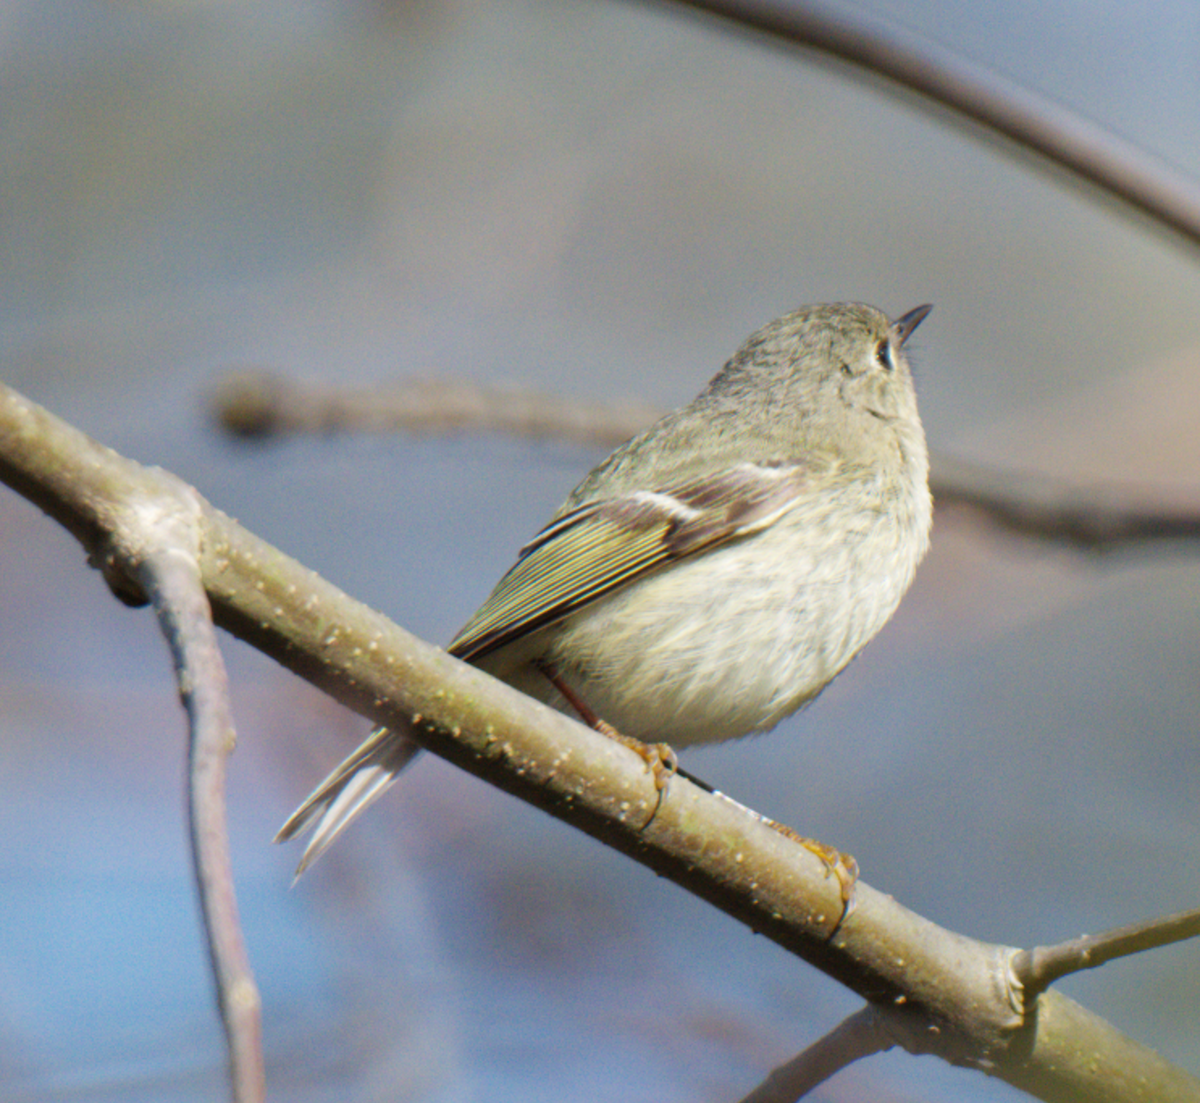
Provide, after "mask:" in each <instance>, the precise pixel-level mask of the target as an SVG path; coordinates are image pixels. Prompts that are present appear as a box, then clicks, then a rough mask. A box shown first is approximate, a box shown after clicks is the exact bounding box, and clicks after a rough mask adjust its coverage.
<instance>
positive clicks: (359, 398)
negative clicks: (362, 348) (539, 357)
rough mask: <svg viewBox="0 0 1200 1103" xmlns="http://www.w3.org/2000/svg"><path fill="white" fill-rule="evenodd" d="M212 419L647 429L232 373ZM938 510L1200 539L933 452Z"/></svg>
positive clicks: (436, 430) (264, 432) (1058, 528)
mask: <svg viewBox="0 0 1200 1103" xmlns="http://www.w3.org/2000/svg"><path fill="white" fill-rule="evenodd" d="M213 412H214V416H215V417H216V418H217V420H218V422H219V423H220V424H221V426H222V427H223V428H224V429H226V430H227V431H229V432H232V433H236V434H238V435H240V436H249V437H270V436H272V435H276V434H285V433H314V432H327V431H331V430H334V429H337V430H340V431H345V432H374V431H404V432H413V433H419V434H421V435H426V436H432V435H435V434H441V433H451V432H467V431H470V432H479V433H485V432H502V433H511V434H514V435H519V436H535V437H539V438H540V437H553V438H555V439H559V440H566V441H570V442H573V443H583V444H594V445H596V446H598V447H605V448H611V447H614V446H615V445H617V444H619V443H621V442H622V441H624V440H627V439H628V438H629V437H631V436H633V435H634V434H635V433H638V432H640V431H641V430H642V429H644V428H645V427H646V426H647V425H649V424H650V423H651V422H652V421H654V419H655V418H656V417H658V416H659V415H660V413H661V411H658V410H655V409H654V408H653V407H650V406H637V405H633V404H627V405H606V404H603V403H592V402H572V401H570V400H567V399H564V398H558V397H554V396H541V395H537V394H534V393H533V392H516V391H503V392H501V391H494V390H491V389H489V388H486V387H477V386H475V385H473V384H470V383H466V382H463V381H460V380H445V381H442V380H429V379H416V380H397V381H395V382H394V383H391V384H389V385H388V386H385V387H381V388H379V389H377V390H376V389H370V390H367V389H363V390H358V389H345V388H339V387H327V386H319V385H316V384H310V385H305V384H302V383H297V382H294V381H292V380H288V379H286V378H285V377H283V376H282V375H277V374H272V373H268V372H254V373H252V374H247V373H244V372H235V373H231V374H230V375H229V376H228V377H226V379H225V380H223V381H222V383H221V385H220V387H219V388H218V390H217V395H216V401H215V404H214V410H213ZM932 483H933V496H934V500H935V501H936V502H937V504H938V505H939V506H948V505H950V506H961V507H964V508H968V509H971V510H973V511H975V512H976V513H978V514H980V515H981V516H983V517H986V518H987V519H988V520H989V521H991V522H993V523H994V524H996V525H999V526H1000V527H1002V528H1004V529H1007V530H1008V531H1010V532H1013V533H1016V534H1017V535H1020V536H1025V537H1030V538H1033V539H1038V540H1049V541H1055V542H1058V543H1064V544H1070V545H1072V546H1074V547H1076V548H1080V549H1086V550H1088V551H1097V552H1108V551H1115V550H1118V549H1123V548H1130V547H1134V546H1137V545H1145V544H1156V543H1162V542H1174V543H1178V542H1180V541H1195V540H1197V538H1200V502H1192V501H1188V502H1181V503H1179V504H1177V505H1172V506H1162V505H1149V504H1146V503H1144V502H1140V501H1137V500H1136V499H1135V497H1134V496H1133V495H1132V494H1130V493H1129V492H1128V491H1124V490H1119V489H1117V488H1105V489H1099V488H1093V489H1090V490H1089V491H1088V492H1087V493H1086V494H1084V493H1082V492H1081V491H1079V490H1077V489H1075V488H1073V487H1071V486H1069V485H1067V484H1064V483H1063V482H1062V481H1061V480H1055V481H1052V480H1046V479H1038V478H1033V477H1028V476H1026V477H1022V478H1016V477H1014V476H1005V475H1002V474H1000V473H999V472H996V471H994V470H990V469H987V468H983V467H980V466H978V465H971V464H966V463H961V462H958V461H956V460H952V459H950V458H948V457H946V456H935V457H934V462H933V477H932Z"/></svg>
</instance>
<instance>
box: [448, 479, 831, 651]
mask: <svg viewBox="0 0 1200 1103" xmlns="http://www.w3.org/2000/svg"><path fill="white" fill-rule="evenodd" d="M812 479H813V466H812V465H811V464H802V463H797V462H788V463H778V464H752V463H744V464H739V465H737V466H735V467H729V468H725V469H723V470H721V471H716V472H712V473H709V474H706V475H701V476H697V477H694V478H691V479H688V480H687V481H682V482H679V483H677V484H674V485H671V486H666V487H663V488H661V489H656V490H637V491H630V492H627V493H625V494H620V495H617V496H614V497H612V498H605V499H602V500H600V501H594V502H588V503H586V504H585V505H582V506H580V507H579V508H577V509H574V510H572V511H571V512H570V513H567V514H565V515H564V516H562V517H559V518H558V519H557V520H555V521H552V522H551V523H550V524H549V525H547V526H546V528H544V529H543V530H542V531H541V532H540V533H538V535H537V536H536V537H534V539H533V540H531V541H530V542H529V543H528V544H526V545H525V547H524V548H522V549H521V552H520V556H519V558H518V559H517V562H516V563H515V564H514V565H513V567H512V569H511V570H510V571H509V572H508V574H506V575H505V576H504V577H503V578H502V579H501V580H500V582H499V583H497V585H496V588H495V589H494V590H493V591H492V593H491V596H490V597H489V598H488V599H487V601H485V602H484V603H483V605H482V607H481V608H480V609H479V611H478V612H477V613H476V614H475V616H474V618H472V620H471V622H470V623H469V624H467V626H466V627H465V628H463V630H462V631H461V632H459V634H458V635H457V636H456V637H455V639H454V640H453V642H452V643H451V644H450V647H449V651H450V654H452V655H456V656H458V657H459V658H460V659H468V660H469V659H477V658H480V657H481V656H483V655H486V654H487V653H488V652H491V651H495V650H496V649H497V648H500V647H503V646H504V645H505V644H507V643H510V642H511V641H512V640H514V639H517V638H518V637H520V636H523V635H525V634H526V633H529V632H532V631H534V630H536V629H538V628H541V627H544V626H545V625H547V624H551V623H553V622H554V621H556V620H561V619H562V618H563V617H565V616H568V615H569V614H571V613H573V612H575V611H576V610H578V609H581V608H582V607H583V606H585V605H587V604H589V603H590V602H593V601H596V600H597V599H598V598H601V597H603V596H604V595H605V594H609V593H611V592H613V591H614V590H617V589H619V588H620V587H622V586H625V585H628V584H629V583H630V582H632V581H633V580H634V579H636V578H639V577H641V576H642V575H645V574H646V573H647V572H649V571H653V570H655V569H656V568H658V567H660V566H662V565H663V564H665V563H667V562H669V561H673V560H679V559H682V558H685V557H687V556H691V555H696V554H698V553H700V552H703V551H707V550H709V549H711V548H714V547H718V546H719V545H721V544H725V543H728V542H729V541H730V540H736V539H738V538H739V537H742V536H746V535H748V534H750V533H753V532H758V531H760V530H761V529H764V528H766V527H768V526H769V525H771V524H773V523H774V522H775V521H776V520H777V519H778V518H779V517H781V516H782V515H783V514H784V513H786V512H787V511H788V510H790V509H791V508H792V507H793V506H794V505H795V504H796V503H797V501H799V500H800V499H801V498H802V497H803V496H804V495H805V493H806V490H808V489H810V488H811V485H812Z"/></svg>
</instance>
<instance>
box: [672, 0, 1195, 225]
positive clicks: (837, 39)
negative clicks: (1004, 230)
mask: <svg viewBox="0 0 1200 1103" xmlns="http://www.w3.org/2000/svg"><path fill="white" fill-rule="evenodd" d="M672 6H673V7H677V8H680V9H691V10H694V11H698V12H703V13H706V14H708V15H712V16H716V17H718V18H719V19H720V20H721V21H722V22H723V23H724V24H725V25H726V26H730V27H734V28H737V29H739V30H744V31H750V32H754V33H756V34H759V35H763V36H766V38H767V39H768V40H769V41H771V42H773V43H775V44H776V45H779V46H782V47H790V48H799V49H802V50H808V51H816V52H818V53H821V54H825V55H827V56H829V57H833V58H837V59H838V60H839V61H843V62H846V63H848V64H850V65H852V66H854V67H856V68H859V69H863V70H866V71H867V72H869V73H871V74H873V75H875V76H879V77H883V78H885V79H886V80H889V81H891V82H893V83H894V84H897V85H899V86H900V87H901V88H903V89H905V90H907V91H909V92H913V93H916V94H917V95H918V96H920V97H922V98H923V99H926V100H929V101H932V102H933V103H935V104H937V105H938V106H939V107H943V108H947V109H949V110H950V111H952V112H954V113H955V114H956V115H958V116H959V117H960V118H962V119H965V120H967V121H969V122H971V123H974V124H976V125H978V126H982V127H984V128H985V129H987V130H989V131H991V132H993V133H995V134H999V135H1000V136H1002V137H1004V138H1006V139H1008V140H1009V141H1011V142H1013V143H1014V144H1015V145H1016V146H1017V148H1019V149H1021V150H1024V151H1027V152H1032V153H1035V154H1037V155H1038V156H1040V157H1042V158H1044V159H1045V160H1046V161H1047V162H1049V163H1050V164H1052V165H1054V166H1055V167H1057V168H1061V169H1065V170H1067V171H1068V172H1069V173H1071V174H1073V175H1074V176H1076V177H1077V178H1079V179H1081V180H1083V181H1086V182H1087V183H1089V184H1092V185H1094V186H1095V187H1097V188H1099V189H1100V190H1101V191H1102V192H1104V193H1105V194H1107V195H1109V196H1112V197H1114V198H1116V199H1118V200H1120V201H1121V202H1123V203H1125V204H1127V205H1128V206H1130V207H1132V208H1133V209H1134V210H1137V211H1139V212H1141V213H1142V214H1144V215H1148V216H1149V217H1150V218H1151V219H1153V220H1154V221H1155V222H1158V223H1159V224H1160V225H1162V226H1165V227H1167V228H1169V229H1171V230H1174V231H1175V232H1176V233H1178V234H1180V235H1182V236H1183V237H1184V238H1186V239H1187V240H1188V241H1190V242H1191V243H1192V244H1193V245H1195V244H1200V188H1197V187H1196V185H1195V183H1193V182H1192V181H1190V180H1187V179H1185V178H1183V177H1182V176H1181V175H1180V174H1178V173H1176V172H1174V171H1172V170H1171V169H1169V168H1167V167H1166V166H1165V165H1164V164H1162V163H1161V162H1160V161H1156V160H1155V159H1154V158H1152V157H1151V156H1150V155H1149V154H1148V153H1146V151H1145V150H1142V149H1138V148H1137V147H1136V146H1134V145H1132V144H1131V143H1129V142H1125V141H1122V140H1121V139H1120V138H1118V137H1116V135H1114V134H1112V133H1111V132H1109V131H1107V130H1105V129H1104V128H1103V127H1100V126H1098V125H1097V124H1095V123H1092V122H1089V121H1088V120H1086V119H1084V118H1082V117H1081V116H1079V115H1077V114H1076V113H1075V112H1073V111H1070V110H1068V109H1067V108H1065V107H1063V106H1062V105H1061V104H1057V103H1055V102H1053V101H1052V100H1050V99H1047V98H1046V97H1045V96H1039V95H1037V94H1035V93H1033V92H1030V91H1029V90H1028V89H1025V88H1022V87H1020V86H1019V85H1017V84H1015V83H1013V82H1012V81H1009V80H1005V79H1004V78H1003V77H1001V76H999V75H998V74H996V73H992V72H989V71H988V70H987V69H984V68H983V67H982V66H979V65H974V64H971V63H969V62H966V61H964V60H963V59H962V58H961V57H958V56H956V55H954V54H951V53H950V52H949V51H946V50H943V49H941V48H939V47H936V46H934V45H933V44H931V43H930V42H928V41H926V40H924V39H922V38H919V37H918V36H916V35H913V34H911V33H906V32H905V31H903V30H902V29H901V28H899V27H897V26H896V25H895V24H894V23H884V22H883V21H881V20H875V19H870V18H868V17H866V16H862V15H855V16H850V15H848V14H847V13H846V12H844V11H839V12H836V13H835V12H832V11H828V10H822V9H821V8H819V7H817V6H815V5H813V4H810V3H805V4H803V5H801V4H793V3H784V2H782V0H672Z"/></svg>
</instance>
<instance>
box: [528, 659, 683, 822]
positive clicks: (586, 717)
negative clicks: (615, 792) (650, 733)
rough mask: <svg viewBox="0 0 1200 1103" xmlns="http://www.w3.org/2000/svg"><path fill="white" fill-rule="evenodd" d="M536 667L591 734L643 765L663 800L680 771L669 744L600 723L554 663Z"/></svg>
mask: <svg viewBox="0 0 1200 1103" xmlns="http://www.w3.org/2000/svg"><path fill="white" fill-rule="evenodd" d="M536 665H537V668H538V670H540V671H541V673H542V675H543V677H545V679H546V680H547V681H548V682H549V683H550V684H551V685H552V686H554V688H555V689H556V690H558V692H559V693H561V694H562V696H563V699H564V700H565V701H566V702H567V704H568V705H570V706H571V708H573V709H574V710H575V711H576V712H577V713H578V714H579V719H580V720H582V721H583V722H584V723H585V724H586V725H587V726H588V727H589V728H591V729H592V730H593V731H598V732H599V733H600V734H601V735H605V736H607V737H608V738H609V739H613V740H615V741H616V742H618V743H620V744H621V745H622V746H625V747H628V748H629V749H630V750H631V751H633V752H634V753H635V754H636V755H637V756H638V757H639V758H640V759H641V760H642V761H643V762H645V763H646V768H647V769H648V770H649V771H650V772H651V773H652V774H653V775H654V787H655V788H656V789H657V790H658V791H659V793H660V794H662V795H664V796H665V795H666V789H667V785H668V784H669V783H670V780H671V778H672V777H673V776H674V774H675V772H676V771H677V770H678V769H679V759H678V758H677V757H676V755H675V751H674V750H673V749H672V748H671V746H670V744H668V743H643V742H642V741H641V740H640V739H634V738H633V736H631V735H622V734H621V732H619V731H617V729H616V728H614V727H613V726H612V725H611V724H610V723H609V722H608V721H607V720H602V719H601V718H600V717H599V716H597V715H596V714H595V713H594V712H593V711H592V710H591V709H590V708H589V707H588V704H587V702H586V701H584V700H583V698H582V697H580V696H579V694H578V693H576V692H575V690H573V689H572V688H571V687H570V686H569V685H567V683H566V682H565V681H564V680H563V677H562V675H561V674H559V672H558V670H557V668H556V667H555V666H554V664H553V663H551V662H548V661H547V660H546V659H538V660H537V663H536ZM660 803H661V799H660ZM656 811H657V809H656Z"/></svg>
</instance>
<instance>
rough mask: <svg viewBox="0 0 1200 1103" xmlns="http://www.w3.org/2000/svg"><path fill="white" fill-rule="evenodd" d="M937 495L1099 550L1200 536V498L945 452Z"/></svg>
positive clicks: (1006, 523)
mask: <svg viewBox="0 0 1200 1103" xmlns="http://www.w3.org/2000/svg"><path fill="white" fill-rule="evenodd" d="M933 492H934V498H935V500H936V501H937V503H938V505H939V506H947V505H952V506H963V507H966V508H969V509H972V510H975V511H977V512H978V513H980V514H981V515H983V516H985V517H986V518H987V519H988V520H989V521H991V522H993V523H994V524H997V525H999V526H1000V527H1002V528H1005V529H1007V530H1008V531H1010V532H1013V533H1016V534H1017V535H1019V536H1025V537H1033V538H1035V539H1038V540H1049V541H1054V542H1057V543H1064V544H1070V545H1071V546H1073V547H1075V548H1079V549H1081V550H1086V551H1094V552H1112V551H1117V550H1124V549H1128V548H1131V547H1134V546H1137V545H1144V544H1152V543H1155V544H1157V543H1162V542H1173V543H1179V542H1184V541H1194V540H1196V539H1197V538H1200V503H1196V502H1193V501H1190V500H1189V501H1187V502H1180V503H1179V504H1177V505H1172V506H1152V505H1148V504H1145V503H1144V502H1139V501H1136V500H1134V495H1133V494H1131V493H1130V492H1129V491H1128V490H1122V489H1118V488H1115V487H1104V488H1098V487H1093V488H1090V489H1089V490H1088V491H1087V492H1086V493H1084V492H1081V491H1080V490H1078V489H1077V488H1074V487H1070V486H1066V485H1064V484H1063V483H1062V482H1061V480H1051V479H1044V478H1031V477H1024V478H1017V477H1015V476H1011V475H1009V476H1004V477H1001V476H1000V475H999V474H998V473H997V472H995V471H987V470H984V469H982V468H979V467H975V466H972V465H969V464H963V463H958V462H956V461H952V460H949V459H947V458H946V457H945V456H939V457H937V459H936V461H935V477H934V479H933Z"/></svg>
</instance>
